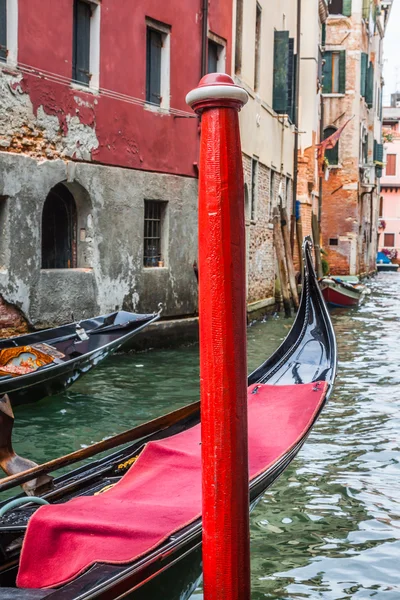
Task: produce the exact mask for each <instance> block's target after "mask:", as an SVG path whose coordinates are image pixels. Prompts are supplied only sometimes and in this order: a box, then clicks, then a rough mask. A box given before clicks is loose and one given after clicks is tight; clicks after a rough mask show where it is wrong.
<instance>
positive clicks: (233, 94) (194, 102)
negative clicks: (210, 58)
mask: <svg viewBox="0 0 400 600" xmlns="http://www.w3.org/2000/svg"><path fill="white" fill-rule="evenodd" d="M248 99H249V96H248V94H247V92H246V90H244V89H243V88H242V87H240V86H238V85H236V84H235V83H234V81H233V79H232V78H231V77H230V76H229V75H226V74H225V73H209V74H208V75H205V76H204V77H203V78H202V79H201V81H200V83H199V85H198V86H197V88H195V89H194V90H192V91H190V92H189V93H188V95H187V96H186V103H187V104H188V105H189V106H191V107H192V108H193V110H194V111H196V112H201V111H202V110H203V109H204V108H219V107H227V108H236V109H237V110H240V109H241V108H242V106H243V105H244V104H246V102H247V100H248Z"/></svg>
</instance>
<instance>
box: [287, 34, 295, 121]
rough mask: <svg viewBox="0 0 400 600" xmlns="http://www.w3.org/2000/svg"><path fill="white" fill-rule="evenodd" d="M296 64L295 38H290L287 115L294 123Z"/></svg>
mask: <svg viewBox="0 0 400 600" xmlns="http://www.w3.org/2000/svg"><path fill="white" fill-rule="evenodd" d="M296 62H297V61H296V54H294V38H289V62H288V72H287V78H288V83H287V88H288V98H287V114H288V115H289V118H290V120H291V121H292V123H293V122H294V105H295V101H296Z"/></svg>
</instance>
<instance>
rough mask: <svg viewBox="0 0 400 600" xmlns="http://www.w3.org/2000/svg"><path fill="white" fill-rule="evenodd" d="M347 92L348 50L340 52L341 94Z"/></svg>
mask: <svg viewBox="0 0 400 600" xmlns="http://www.w3.org/2000/svg"><path fill="white" fill-rule="evenodd" d="M345 93H346V50H341V51H340V52H339V94H345Z"/></svg>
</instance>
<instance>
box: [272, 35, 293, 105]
mask: <svg viewBox="0 0 400 600" xmlns="http://www.w3.org/2000/svg"><path fill="white" fill-rule="evenodd" d="M288 68H289V32H288V31H275V32H274V85H273V97H272V107H273V109H274V110H275V111H276V112H278V113H286V112H287V108H288V107H287V99H288Z"/></svg>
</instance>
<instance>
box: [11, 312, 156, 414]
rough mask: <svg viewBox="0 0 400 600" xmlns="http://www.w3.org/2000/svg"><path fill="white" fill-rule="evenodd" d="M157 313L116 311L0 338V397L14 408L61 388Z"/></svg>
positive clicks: (152, 319) (112, 350)
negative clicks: (4, 397)
mask: <svg viewBox="0 0 400 600" xmlns="http://www.w3.org/2000/svg"><path fill="white" fill-rule="evenodd" d="M159 316H160V315H159V313H154V314H136V313H130V312H125V311H118V312H114V313H110V314H108V315H102V316H98V317H93V318H91V319H87V320H84V321H79V322H76V323H70V324H68V325H62V326H61V327H55V328H53V329H45V330H42V331H36V332H34V333H29V334H26V335H20V336H17V337H12V338H6V339H3V340H0V397H1V396H2V395H4V394H8V396H9V398H10V400H11V402H12V404H13V405H14V406H15V405H17V404H22V403H27V402H33V401H36V400H39V399H40V398H44V397H45V396H51V395H52V394H57V393H59V392H61V391H62V390H64V389H65V388H67V387H69V386H70V385H71V384H72V383H74V382H75V381H76V380H77V379H79V377H81V376H82V375H83V374H84V373H87V372H88V371H90V370H91V369H92V368H93V367H94V366H96V365H97V364H99V362H101V361H102V360H104V359H105V358H106V357H107V356H109V355H110V354H111V353H113V352H115V351H116V350H118V349H119V348H120V347H121V346H122V345H123V344H125V343H127V342H128V341H129V340H130V339H131V338H132V337H133V336H135V335H136V334H137V333H139V331H141V330H142V329H143V328H144V327H146V326H147V325H149V324H150V323H152V322H154V321H156V320H157V319H158V318H159Z"/></svg>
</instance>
